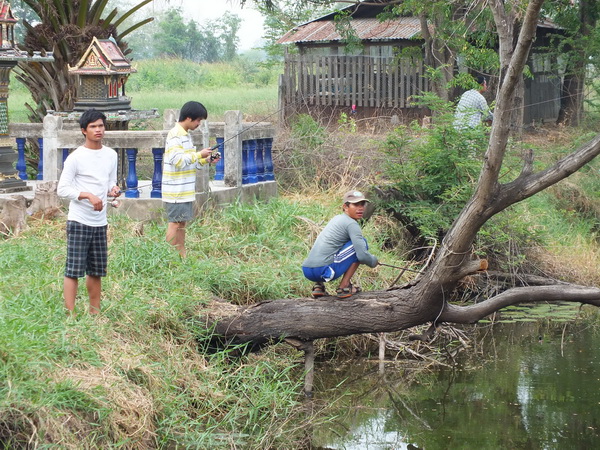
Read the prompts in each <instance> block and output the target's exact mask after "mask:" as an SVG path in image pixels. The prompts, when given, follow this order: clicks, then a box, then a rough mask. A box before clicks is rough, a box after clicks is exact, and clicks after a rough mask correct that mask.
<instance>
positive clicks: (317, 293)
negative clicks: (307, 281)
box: [312, 283, 328, 298]
mask: <svg viewBox="0 0 600 450" xmlns="http://www.w3.org/2000/svg"><path fill="white" fill-rule="evenodd" d="M326 295H328V294H327V291H326V290H325V285H324V284H323V283H316V284H315V285H314V286H313V288H312V296H313V298H319V297H325V296H326Z"/></svg>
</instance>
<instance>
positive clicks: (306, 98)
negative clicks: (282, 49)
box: [285, 55, 429, 108]
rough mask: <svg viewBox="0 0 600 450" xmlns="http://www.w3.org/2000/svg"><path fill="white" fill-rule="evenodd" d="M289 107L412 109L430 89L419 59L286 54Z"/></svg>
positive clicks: (287, 102)
mask: <svg viewBox="0 0 600 450" xmlns="http://www.w3.org/2000/svg"><path fill="white" fill-rule="evenodd" d="M285 75H286V78H287V87H286V93H285V94H286V104H287V105H294V104H296V105H307V106H344V107H351V106H352V105H356V106H357V107H371V108H411V107H412V105H411V101H410V97H411V96H414V95H417V94H420V93H421V92H424V91H427V90H428V89H429V83H428V80H427V79H426V78H425V77H423V62H422V61H419V60H409V59H401V60H398V59H395V58H372V57H369V56H306V55H304V56H300V55H287V56H286V61H285Z"/></svg>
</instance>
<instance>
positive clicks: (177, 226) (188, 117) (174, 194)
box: [162, 101, 216, 257]
mask: <svg viewBox="0 0 600 450" xmlns="http://www.w3.org/2000/svg"><path fill="white" fill-rule="evenodd" d="M207 117H208V113H207V111H206V108H205V107H204V106H203V105H202V103H198V102H195V101H190V102H187V103H186V104H185V105H183V106H182V108H181V112H180V113H179V121H178V122H177V123H176V124H175V126H174V127H173V128H172V129H171V131H169V134H168V135H167V141H166V144H165V154H164V158H163V176H162V198H163V202H164V205H165V211H166V213H167V221H168V225H167V242H169V243H170V244H171V245H173V246H175V248H177V250H178V251H179V254H180V255H181V256H182V257H185V255H186V251H185V226H186V223H187V222H189V221H190V220H192V219H193V217H194V201H195V200H196V169H197V168H199V167H200V166H203V165H205V164H209V163H210V162H212V161H210V159H209V157H210V155H211V150H210V149H209V148H205V149H203V150H200V151H197V150H196V147H195V146H194V143H193V142H192V138H191V136H190V135H189V131H192V130H195V129H196V128H198V127H199V126H200V124H201V123H202V121H203V120H206V118H207ZM215 162H216V160H215Z"/></svg>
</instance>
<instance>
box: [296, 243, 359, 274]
mask: <svg viewBox="0 0 600 450" xmlns="http://www.w3.org/2000/svg"><path fill="white" fill-rule="evenodd" d="M365 242H366V240H365ZM357 262H359V261H358V258H357V257H356V250H355V249H354V245H352V241H348V242H346V243H345V244H344V246H343V247H342V248H341V249H340V250H339V251H338V252H337V253H336V254H335V256H334V258H333V262H332V263H331V264H329V265H327V266H322V267H304V266H302V272H303V273H304V276H305V277H306V278H308V279H309V280H310V281H314V282H315V283H322V282H327V281H331V280H335V279H336V278H339V277H341V276H342V275H343V274H345V273H346V272H347V271H348V269H349V268H350V266H351V265H352V264H354V263H357Z"/></svg>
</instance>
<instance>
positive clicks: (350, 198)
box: [344, 191, 370, 203]
mask: <svg viewBox="0 0 600 450" xmlns="http://www.w3.org/2000/svg"><path fill="white" fill-rule="evenodd" d="M369 201H370V200H369V199H368V198H365V195H364V194H363V193H362V192H360V191H350V192H346V193H345V194H344V203H359V202H369Z"/></svg>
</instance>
